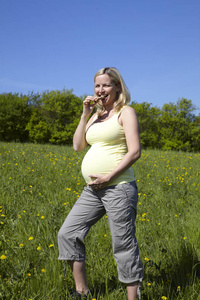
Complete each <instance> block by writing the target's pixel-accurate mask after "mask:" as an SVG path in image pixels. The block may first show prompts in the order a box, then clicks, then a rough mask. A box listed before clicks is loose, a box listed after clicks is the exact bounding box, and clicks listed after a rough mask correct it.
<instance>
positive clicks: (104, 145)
mask: <svg viewBox="0 0 200 300" xmlns="http://www.w3.org/2000/svg"><path fill="white" fill-rule="evenodd" d="M94 91H95V96H88V97H87V98H86V99H85V100H84V101H83V113H82V116H81V119H80V122H79V125H78V127H77V129H76V132H75V134H74V138H73V147H74V150H75V151H82V150H83V149H85V147H86V146H87V145H88V144H89V145H90V146H91V147H90V149H89V150H88V152H87V153H86V155H85V157H84V159H83V162H82V166H81V169H82V174H83V177H84V179H85V181H86V183H87V185H86V187H85V188H84V190H83V192H82V194H81V196H80V197H79V199H78V200H77V202H76V203H75V205H74V206H73V208H72V210H71V211H70V213H69V214H68V216H67V218H66V220H65V222H64V223H63V225H62V227H61V229H60V231H59V233H58V246H59V259H60V260H63V261H65V260H67V261H68V262H69V265H70V267H71V269H72V272H73V276H74V280H75V285H76V290H75V292H74V293H73V295H72V297H73V299H88V298H89V296H90V293H89V288H88V285H87V280H86V272H85V246H84V238H85V236H86V235H87V233H88V232H89V230H90V228H91V226H92V225H94V224H95V223H96V222H97V221H98V220H99V219H100V218H101V217H102V216H103V215H104V214H107V216H108V222H109V226H110V230H111V235H112V248H113V255H114V258H115V260H116V263H117V270H118V278H119V281H121V282H123V283H125V284H126V286H127V294H128V300H134V299H141V293H140V289H141V283H142V278H143V271H142V264H141V261H140V257H139V250H138V244H137V240H136V237H135V217H136V210H137V201H138V192H137V186H136V182H135V177H134V173H133V169H132V165H133V164H134V163H135V162H136V160H137V159H138V158H139V157H140V153H141V150H140V138H139V129H138V119H137V115H136V113H135V111H134V109H133V108H132V107H130V106H128V103H129V102H130V94H129V92H128V89H127V87H126V85H125V83H124V81H123V78H122V76H121V74H120V73H119V71H118V70H117V69H116V68H103V69H100V70H99V71H98V72H97V73H96V75H95V77H94ZM95 106H96V108H97V109H96V113H94V114H93V115H92V116H91V118H89V117H90V115H91V113H92V111H93V109H94V107H95ZM87 297H88V298H87Z"/></svg>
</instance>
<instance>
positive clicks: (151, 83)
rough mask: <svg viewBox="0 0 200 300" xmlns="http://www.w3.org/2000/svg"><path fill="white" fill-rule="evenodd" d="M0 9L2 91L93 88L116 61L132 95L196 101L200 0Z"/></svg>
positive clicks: (27, 2)
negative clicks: (96, 77)
mask: <svg viewBox="0 0 200 300" xmlns="http://www.w3.org/2000/svg"><path fill="white" fill-rule="evenodd" d="M0 11H1V18H0V36H1V38H0V43H1V45H0V93H4V92H13V93H14V92H19V93H23V94H27V93H28V92H31V91H33V92H35V93H37V92H39V93H41V92H42V91H45V90H62V89H63V88H66V89H73V92H74V94H76V95H77V96H81V95H84V94H93V77H94V74H95V73H96V72H97V71H98V70H99V69H100V68H102V67H108V66H113V67H116V68H118V70H119V71H120V72H121V74H122V76H123V77H124V80H125V82H126V84H127V86H128V88H129V91H130V93H131V99H132V101H136V102H139V103H141V102H144V101H145V102H148V103H152V106H157V107H162V106H163V104H164V103H169V102H174V103H176V101H177V100H178V98H182V97H184V98H187V99H190V100H192V103H193V104H195V105H196V106H199V107H200V17H199V16H200V1H199V0H141V1H139V0H120V1H118V0H115V1H114V0H101V1H96V0H85V1H83V0H71V1H68V0H57V1H56V0H53V1H52V0H0ZM197 112H200V110H198V111H197Z"/></svg>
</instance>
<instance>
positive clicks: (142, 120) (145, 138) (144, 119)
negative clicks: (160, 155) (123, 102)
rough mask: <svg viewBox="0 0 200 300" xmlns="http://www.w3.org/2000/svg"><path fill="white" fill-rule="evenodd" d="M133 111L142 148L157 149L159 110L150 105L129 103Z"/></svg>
mask: <svg viewBox="0 0 200 300" xmlns="http://www.w3.org/2000/svg"><path fill="white" fill-rule="evenodd" d="M131 106H132V107H133V108H134V109H135V111H136V113H137V116H138V121H139V127H140V139H141V146H142V148H159V131H158V127H159V116H160V109H159V108H156V107H151V103H147V102H143V103H140V104H139V103H133V102H132V103H131Z"/></svg>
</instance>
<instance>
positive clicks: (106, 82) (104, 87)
mask: <svg viewBox="0 0 200 300" xmlns="http://www.w3.org/2000/svg"><path fill="white" fill-rule="evenodd" d="M119 90H120V87H119V85H115V84H114V83H113V82H112V81H111V78H110V76H109V75H108V74H102V75H98V76H97V77H96V78H95V82H94V92H95V94H96V95H97V96H101V95H104V96H106V97H105V98H104V100H101V101H102V104H103V105H105V106H106V105H108V104H113V103H114V101H115V100H116V96H117V92H119Z"/></svg>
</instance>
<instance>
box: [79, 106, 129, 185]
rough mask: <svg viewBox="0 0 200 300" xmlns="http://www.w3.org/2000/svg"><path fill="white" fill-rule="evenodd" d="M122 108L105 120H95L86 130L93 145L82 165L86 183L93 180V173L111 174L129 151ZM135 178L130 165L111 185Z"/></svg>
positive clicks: (88, 141)
mask: <svg viewBox="0 0 200 300" xmlns="http://www.w3.org/2000/svg"><path fill="white" fill-rule="evenodd" d="M123 108H124V107H123ZM123 108H122V109H123ZM122 109H121V110H120V111H119V112H117V113H115V114H114V115H113V116H112V117H111V118H110V119H108V120H106V121H104V122H99V123H95V122H93V123H92V125H91V126H90V127H89V128H88V130H87V132H86V140H87V143H88V144H89V145H91V147H90V149H89V150H88V152H87V153H86V155H85V157H84V159H83V161H82V166H81V171H82V174H83V177H84V179H85V181H86V183H89V182H91V181H92V179H91V178H90V177H89V175H91V174H93V175H95V174H103V175H107V174H109V173H110V172H111V171H112V170H114V169H115V167H116V166H117V165H118V164H119V162H120V161H121V160H122V158H123V156H124V155H125V154H126V153H127V145H126V138H125V134H124V130H123V127H122V126H121V125H120V124H119V121H118V117H119V114H120V113H121V111H122ZM133 180H135V177H134V173H133V169H132V167H130V168H129V169H127V170H126V171H125V172H124V173H123V174H121V175H119V176H118V177H117V178H116V179H114V180H113V181H112V182H110V183H109V186H110V185H115V184H122V183H126V182H131V181H133Z"/></svg>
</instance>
